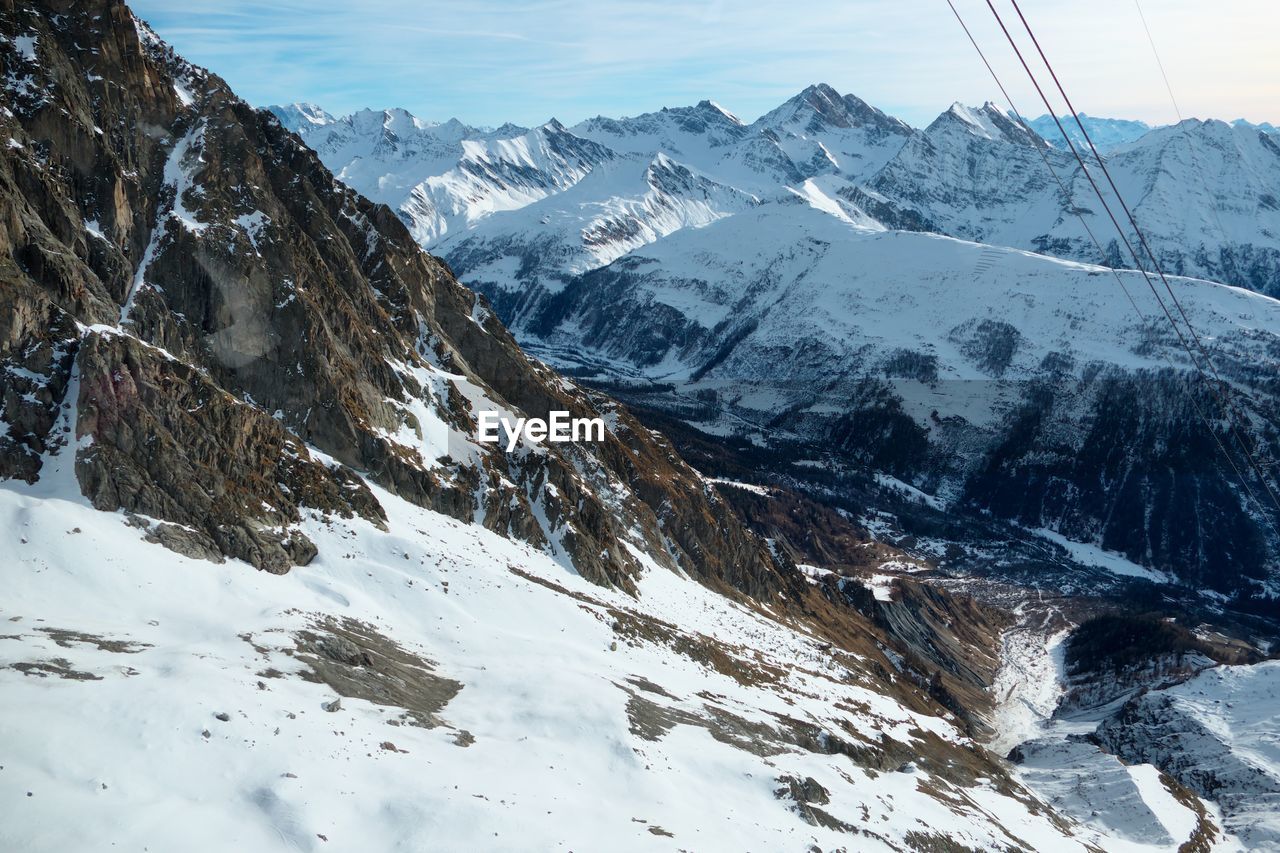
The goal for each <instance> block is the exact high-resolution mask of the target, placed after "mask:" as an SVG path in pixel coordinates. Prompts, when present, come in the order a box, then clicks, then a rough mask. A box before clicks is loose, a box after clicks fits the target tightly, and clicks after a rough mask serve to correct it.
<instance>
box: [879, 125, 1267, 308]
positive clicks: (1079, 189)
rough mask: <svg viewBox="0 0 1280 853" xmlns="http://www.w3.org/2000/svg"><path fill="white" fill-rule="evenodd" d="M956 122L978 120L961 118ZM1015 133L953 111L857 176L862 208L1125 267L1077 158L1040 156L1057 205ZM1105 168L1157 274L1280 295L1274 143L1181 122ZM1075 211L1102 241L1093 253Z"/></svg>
mask: <svg viewBox="0 0 1280 853" xmlns="http://www.w3.org/2000/svg"><path fill="white" fill-rule="evenodd" d="M962 113H967V114H968V115H969V116H970V117H973V118H974V119H975V120H974V121H971V122H966V121H964V120H963V115H962ZM1001 127H1003V131H1002V132H998V130H999V128H1001ZM1018 136H1019V135H1018V132H1017V131H1016V126H1015V125H1013V124H1012V122H1011V121H1010V120H1009V119H1008V118H1007V116H1005V113H1004V112H1003V111H1002V110H1000V109H999V108H997V107H994V106H992V105H987V106H986V107H984V108H983V110H981V111H976V112H975V111H962V110H957V109H956V108H953V109H952V110H951V113H950V114H949V115H947V114H944V116H943V117H941V118H939V119H938V120H937V121H935V122H934V123H933V124H931V125H930V126H929V127H928V128H926V129H925V130H924V131H922V132H921V134H920V135H919V136H918V137H916V138H914V139H913V140H912V142H911V143H909V144H908V145H906V146H904V147H903V149H902V151H901V152H900V153H899V154H898V156H897V157H895V158H894V160H892V161H891V162H890V163H889V164H887V165H886V166H885V168H884V169H883V170H881V171H880V172H879V173H878V174H876V175H875V176H873V177H872V178H871V179H870V180H869V181H867V183H866V191H867V200H866V201H865V205H866V206H867V208H868V210H869V211H870V212H873V214H874V215H875V216H877V218H879V219H881V220H882V221H884V222H885V223H886V224H890V225H893V226H895V227H900V228H911V229H916V230H927V231H936V232H940V233H945V234H950V235H953V236H958V237H964V238H966V239H971V240H977V241H981V242H987V243H993V244H997V245H1003V246H1013V247H1017V248H1025V249H1032V250H1035V251H1040V252H1045V253H1048V254H1054V255H1058V256H1060V257H1067V258H1072V259H1075V260H1082V261H1087V262H1092V263H1098V262H1104V263H1108V264H1110V265H1112V266H1119V267H1130V268H1131V267H1132V266H1133V260H1132V258H1131V256H1130V255H1129V254H1128V251H1127V250H1126V249H1125V248H1124V246H1123V244H1122V242H1121V241H1120V240H1119V239H1118V236H1117V235H1116V233H1115V230H1114V228H1113V227H1112V225H1111V221H1110V219H1109V217H1108V216H1107V214H1106V212H1105V210H1104V209H1103V208H1102V207H1101V205H1100V204H1099V202H1098V200H1097V198H1096V196H1095V195H1094V193H1093V191H1092V189H1091V187H1090V185H1089V183H1088V179H1087V178H1086V176H1085V175H1084V174H1083V173H1082V172H1081V171H1080V169H1079V166H1078V165H1077V164H1076V161H1075V159H1074V157H1072V156H1071V155H1070V154H1069V152H1066V151H1065V150H1063V149H1061V148H1055V149H1053V150H1052V151H1050V152H1046V153H1047V156H1048V157H1049V160H1050V162H1051V163H1052V164H1053V166H1054V168H1055V170H1056V171H1057V173H1058V174H1059V175H1060V176H1061V178H1062V180H1063V182H1064V183H1065V185H1066V187H1067V188H1068V191H1069V198H1063V197H1062V192H1061V190H1060V188H1059V187H1058V184H1057V183H1056V182H1055V181H1054V180H1053V179H1052V177H1051V176H1050V174H1049V172H1048V170H1047V169H1046V168H1045V166H1044V164H1043V162H1042V160H1041V158H1040V157H1039V155H1037V154H1035V153H1034V152H1033V151H1030V150H1029V146H1028V145H1027V144H1025V140H1021V139H1019V138H1018ZM1083 153H1085V154H1086V155H1087V154H1088V152H1087V151H1085V152H1083ZM1107 165H1108V168H1109V170H1110V172H1111V174H1112V177H1113V178H1114V180H1115V182H1116V184H1117V185H1118V186H1119V187H1120V188H1121V191H1122V192H1123V193H1124V194H1125V200H1126V202H1127V203H1128V205H1129V207H1130V209H1131V210H1132V211H1133V214H1134V216H1135V218H1136V219H1137V221H1138V223H1139V225H1140V226H1141V227H1142V229H1143V233H1144V234H1145V235H1146V237H1147V239H1148V240H1149V241H1150V244H1151V247H1152V249H1153V250H1154V251H1155V253H1156V255H1157V258H1158V259H1159V261H1160V265H1161V267H1162V268H1163V269H1164V271H1165V272H1166V273H1175V274H1179V275H1193V276H1197V277H1202V278H1208V279H1210V280H1214V281H1222V282H1225V283H1228V284H1234V285H1237V286H1241V287H1248V288H1250V289H1252V290H1257V291H1259V292H1262V293H1268V294H1272V295H1275V294H1277V293H1280V242H1278V241H1277V236H1276V235H1277V234H1280V207H1278V206H1277V204H1276V191H1277V185H1278V181H1280V144H1277V142H1276V141H1275V138H1274V137H1272V136H1269V135H1267V134H1265V133H1262V132H1260V131H1258V130H1256V129H1251V128H1246V127H1232V126H1230V125H1228V124H1226V123H1225V122H1221V121H1204V122H1202V121H1197V120H1194V119H1188V120H1187V121H1184V122H1181V123H1179V124H1177V125H1173V126H1170V127H1164V128H1158V129H1156V130H1153V131H1151V132H1150V133H1148V134H1146V135H1145V136H1143V137H1142V138H1141V139H1139V140H1137V141H1135V142H1132V143H1129V144H1128V145H1124V146H1121V147H1120V148H1118V149H1116V150H1115V151H1113V152H1112V154H1111V155H1110V156H1109V158H1108V163H1107ZM1091 171H1092V172H1093V173H1094V176H1095V180H1096V181H1097V182H1098V183H1099V184H1100V185H1101V186H1102V187H1103V188H1104V193H1105V195H1106V197H1107V199H1108V202H1109V204H1110V205H1111V207H1112V208H1113V210H1114V213H1115V214H1116V216H1117V218H1118V219H1119V220H1120V221H1121V223H1122V224H1124V226H1125V236H1126V237H1127V239H1128V240H1129V242H1130V243H1132V244H1133V245H1134V246H1135V247H1136V248H1137V249H1138V251H1139V252H1140V253H1141V254H1140V257H1141V259H1142V262H1143V264H1144V265H1145V266H1146V267H1147V268H1148V269H1151V262H1150V260H1149V258H1148V257H1147V256H1146V255H1145V253H1142V249H1141V246H1140V245H1139V241H1138V238H1137V236H1136V235H1135V233H1134V231H1133V229H1132V228H1131V227H1129V225H1128V222H1127V219H1126V218H1125V216H1124V213H1123V211H1122V210H1121V209H1120V206H1119V205H1118V204H1117V203H1116V202H1115V199H1114V196H1113V195H1112V194H1111V192H1110V189H1109V186H1108V182H1107V181H1106V180H1105V178H1104V177H1103V176H1102V174H1101V172H1100V171H1099V170H1098V169H1097V168H1096V167H1094V168H1093V169H1092V170H1091ZM1077 214H1079V216H1080V217H1083V219H1084V221H1085V222H1086V223H1087V224H1088V226H1089V228H1090V229H1091V230H1092V231H1093V233H1094V234H1095V235H1097V236H1098V238H1099V239H1100V240H1101V241H1102V243H1103V251H1102V252H1101V253H1099V251H1098V248H1097V247H1096V246H1095V245H1094V244H1093V241H1092V240H1091V239H1089V237H1088V235H1087V233H1086V232H1085V230H1084V228H1083V226H1082V225H1081V224H1080V219H1079V218H1077Z"/></svg>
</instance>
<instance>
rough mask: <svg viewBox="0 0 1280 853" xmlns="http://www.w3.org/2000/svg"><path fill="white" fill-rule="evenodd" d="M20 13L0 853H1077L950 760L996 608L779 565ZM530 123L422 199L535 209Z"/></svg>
mask: <svg viewBox="0 0 1280 853" xmlns="http://www.w3.org/2000/svg"><path fill="white" fill-rule="evenodd" d="M49 11H50V10H48V9H45V8H39V7H30V6H23V7H20V8H9V9H6V10H4V11H3V12H2V13H0V57H3V61H4V63H5V68H6V71H7V75H6V77H5V80H6V83H5V92H6V95H7V96H8V98H9V100H8V101H7V104H8V105H7V106H6V107H5V109H4V110H3V111H0V131H2V132H3V134H4V137H5V139H6V144H5V145H4V146H2V147H0V204H3V209H4V210H5V212H6V216H4V217H0V250H3V267H4V270H5V273H4V286H3V287H0V309H2V310H0V318H3V320H0V326H2V329H0V331H2V332H3V333H2V334H0V368H2V369H0V401H2V403H0V405H2V408H0V427H2V428H0V537H3V541H4V542H5V543H6V546H7V547H8V549H9V551H10V552H11V554H10V557H11V559H10V560H9V561H8V562H6V564H5V572H6V574H5V577H4V582H5V589H6V595H5V596H4V597H3V601H2V602H0V615H2V616H3V618H4V620H5V625H6V629H5V633H4V635H3V636H0V697H2V698H0V707H2V709H3V713H0V744H2V745H3V753H4V756H5V758H4V761H3V764H2V765H0V799H2V800H3V802H4V803H6V804H7V805H6V806H5V807H4V809H3V815H2V817H3V819H2V820H0V846H3V847H4V848H5V849H15V850H42V849H50V850H74V849H93V848H98V847H103V846H106V847H111V846H116V847H120V848H126V847H132V848H139V847H141V848H149V849H150V848H157V849H159V848H169V847H180V848H182V849H194V850H224V849H226V848H227V847H229V846H230V847H233V848H237V849H240V848H243V849H255V850H275V849H280V850H298V849H304V850H323V849H361V850H369V849H372V850H392V849H404V848H406V847H409V848H431V849H438V848H443V849H468V850H470V849H544V848H549V847H555V846H557V845H562V846H566V847H573V848H575V849H599V848H608V849H624V850H631V849H635V850H639V849H646V850H647V849H661V850H669V849H673V847H690V848H697V849H710V850H718V849H724V850H738V849H744V848H756V847H762V846H763V847H766V848H769V849H795V850H807V849H811V848H812V847H814V846H818V847H820V848H837V847H851V846H857V847H858V848H859V849H869V850H886V851H899V850H914V851H927V850H937V849H947V848H955V847H956V846H957V845H959V846H960V847H961V848H966V847H967V848H969V849H981V850H1009V849H1060V850H1080V851H1092V850H1097V849H1107V848H1108V846H1109V838H1110V836H1109V835H1108V831H1107V830H1106V828H1105V827H1097V826H1093V825H1090V824H1088V823H1087V822H1077V821H1069V820H1066V819H1064V818H1062V817H1061V816H1060V815H1059V814H1058V813H1056V812H1055V811H1054V810H1053V809H1052V808H1050V807H1048V806H1046V805H1045V804H1044V803H1043V802H1042V801H1041V800H1040V799H1039V798H1038V797H1037V796H1036V795H1035V794H1034V793H1033V792H1032V791H1031V790H1029V789H1028V788H1027V787H1026V786H1025V785H1023V784H1021V783H1019V782H1018V781H1017V780H1016V779H1015V778H1014V776H1013V775H1012V773H1011V772H1010V770H1009V768H1008V766H1007V765H1006V764H1005V763H1004V762H1003V761H1001V760H1000V759H999V758H998V757H997V756H994V755H993V754H991V753H990V752H988V751H986V750H985V749H984V748H983V747H982V746H981V744H980V743H979V742H978V741H977V740H975V737H976V735H977V733H979V732H982V731H985V729H984V725H985V724H984V722H983V721H984V718H985V717H986V715H987V714H988V713H989V711H990V704H991V703H990V701H989V699H988V698H986V694H985V691H984V685H985V684H986V683H987V681H989V679H990V678H991V677H992V672H993V670H994V669H995V667H996V665H997V664H996V660H995V656H994V653H993V651H992V650H993V649H994V647H995V645H996V643H997V637H996V634H998V632H999V630H1000V627H999V626H1000V625H1001V624H1002V617H999V615H998V614H993V613H987V612H986V611H985V609H984V608H983V607H982V606H980V605H978V604H976V603H974V602H972V601H970V600H968V599H962V598H960V597H958V596H955V595H952V594H950V593H947V592H946V591H945V590H944V589H941V588H933V587H926V586H924V585H923V584H920V583H918V582H908V581H903V580H898V579H896V578H895V577H889V576H880V575H869V576H865V577H864V576H860V575H857V574H850V575H848V576H845V575H837V574H836V573H834V572H831V571H829V570H822V569H818V568H814V567H806V568H801V567H799V566H797V565H796V564H795V563H794V562H792V561H791V560H790V558H789V557H788V556H787V555H786V553H785V552H784V551H783V550H781V548H780V547H779V544H778V542H777V541H776V540H775V541H772V542H766V541H764V540H762V539H761V538H760V537H758V536H757V535H756V534H755V533H753V532H752V531H751V530H749V529H748V528H747V526H746V525H745V523H744V521H743V520H742V517H741V516H740V515H739V513H738V512H737V511H736V510H735V509H734V504H732V503H731V502H730V498H727V497H725V494H726V493H731V492H733V491H746V492H747V493H748V494H755V492H752V491H751V489H752V488H753V487H752V486H750V484H735V483H731V482H723V481H721V482H716V481H713V480H711V479H708V478H706V477H704V476H702V475H700V474H699V473H698V472H696V471H695V470H694V469H692V468H691V467H689V466H688V465H687V464H686V463H685V462H684V461H683V460H682V459H681V457H680V456H679V455H678V454H677V453H676V451H675V450H674V448H673V446H672V444H671V443H670V442H669V441H668V440H667V439H666V438H664V437H662V436H661V435H659V434H657V433H655V432H653V431H651V430H649V429H647V428H646V427H644V426H642V425H641V424H640V423H639V422H638V421H637V420H636V419H635V418H633V417H632V416H631V415H630V414H629V413H628V411H627V410H626V409H625V408H624V407H622V406H620V405H619V404H617V403H615V402H613V401H612V400H610V399H609V398H607V397H605V396H603V395H602V394H599V393H596V392H592V391H590V390H588V389H585V388H583V387H582V386H580V385H578V384H576V383H574V382H572V381H569V380H567V379H565V378H563V377H562V376H560V375H558V374H556V373H555V372H554V371H553V370H551V369H550V368H548V367H547V366H546V365H544V364H541V363H539V362H536V361H534V360H531V359H529V358H527V357H526V356H525V355H524V353H523V352H522V351H521V349H520V348H519V347H518V346H517V344H516V343H515V341H514V340H513V339H512V337H511V336H510V335H509V334H508V333H507V331H506V329H505V328H504V327H503V326H502V324H501V323H500V322H499V321H498V319H497V318H496V317H495V316H494V315H493V313H492V312H491V311H489V310H488V308H487V307H486V305H485V303H484V302H483V300H481V299H479V298H478V297H477V296H476V295H475V294H474V293H472V292H471V291H469V290H467V289H466V288H464V287H463V286H461V285H460V284H459V283H458V281H457V280H456V279H455V278H454V276H453V275H452V273H451V272H450V271H449V269H448V268H447V267H446V266H445V265H444V264H442V263H440V262H439V261H438V260H436V259H435V258H432V257H430V256H428V255H426V254H425V253H423V252H422V251H421V249H420V248H419V247H418V246H417V245H416V243H415V242H414V239H413V237H412V236H411V235H410V233H409V232H408V230H407V229H406V228H405V226H404V224H403V223H402V222H401V221H400V220H399V219H398V218H397V217H396V216H395V215H394V214H393V213H392V212H391V210H390V209H388V208H387V207H385V206H382V205H379V204H376V203H374V202H372V201H370V200H369V199H367V198H365V197H363V196H360V195H359V194H357V193H355V192H354V191H352V190H351V189H349V188H347V187H345V186H343V185H342V184H341V183H339V182H337V181H335V180H334V178H333V174H332V172H330V171H329V170H328V169H326V168H324V167H323V166H322V165H321V163H320V161H319V160H318V159H317V157H316V155H315V153H314V152H313V151H311V150H309V149H307V148H306V147H304V146H302V145H300V144H299V143H298V137H297V136H296V135H295V134H294V133H293V132H291V131H289V130H288V129H286V128H285V127H284V126H283V125H282V124H281V123H280V121H279V119H278V118H276V117H275V116H274V115H272V114H270V113H267V112H265V111H256V110H254V109H252V108H250V107H249V106H248V105H247V104H245V103H244V102H243V101H241V100H240V99H239V98H237V97H236V96H235V95H234V94H233V93H232V92H231V91H230V90H229V89H228V88H227V87H226V85H225V84H224V83H223V81H221V80H220V79H219V78H218V77H216V76H215V75H213V74H210V73H208V72H206V71H204V70H203V69H200V68H197V67H195V66H192V65H190V64H189V63H187V62H185V61H184V60H182V59H181V58H180V57H178V56H177V55H175V54H174V52H173V51H172V49H171V48H169V47H168V46H167V45H165V44H164V43H163V42H162V41H161V40H160V39H159V38H158V37H157V36H156V34H155V33H154V32H152V31H151V30H150V29H149V28H148V27H147V26H146V25H145V24H144V23H142V22H141V21H139V20H137V19H135V18H134V16H133V15H132V13H131V12H130V11H129V9H128V8H127V7H126V6H124V5H122V4H121V3H119V2H115V0H96V2H89V3H83V4H78V5H76V6H73V7H66V6H59V7H58V9H57V13H56V14H49ZM312 114H313V115H314V113H312ZM367 118H368V122H367V123H368V125H371V126H374V128H375V129H373V130H372V132H373V134H374V135H375V136H377V137H378V138H379V140H380V143H381V144H382V147H381V148H380V149H379V156H383V157H385V158H386V160H385V162H388V163H391V162H394V161H395V158H396V154H397V152H401V151H404V150H406V149H407V148H409V147H412V146H415V145H419V144H420V145H421V146H422V148H421V149H415V150H426V148H427V147H429V146H430V145H433V144H434V143H435V142H437V141H439V142H447V139H446V137H445V136H444V134H445V133H446V132H444V131H440V132H433V131H435V130H436V128H432V127H425V126H419V125H418V124H417V123H414V122H411V121H407V120H406V119H405V117H403V116H396V115H391V114H387V115H384V116H382V117H381V118H378V117H377V116H371V117H367ZM340 125H342V127H340ZM355 126H356V123H349V124H344V123H343V122H342V121H340V120H339V121H335V122H332V123H330V124H328V125H325V127H332V128H335V129H336V131H337V132H338V133H339V135H338V136H334V137H332V138H333V139H334V140H335V141H337V140H339V139H344V138H345V139H349V138H350V137H342V136H341V134H342V133H347V132H348V131H349V129H351V128H354V127H355ZM362 126H364V125H363V124H362ZM344 128H346V129H344ZM376 128H380V130H378V129H376ZM563 132H564V131H563V129H562V128H557V127H553V126H547V127H544V128H540V129H537V130H535V131H531V132H529V133H527V134H526V133H518V134H516V135H515V136H512V137H495V138H494V140H493V141H492V144H491V145H489V146H481V145H471V144H469V143H470V142H472V140H462V141H463V143H464V144H463V146H462V148H463V153H462V155H461V160H460V162H462V163H463V164H464V165H463V166H460V167H459V175H458V179H459V180H460V181H465V180H468V179H469V178H475V179H476V180H480V179H481V177H482V176H483V177H487V178H490V179H493V180H494V182H495V183H494V184H493V185H494V186H496V182H497V181H498V180H501V181H503V182H506V181H508V180H512V181H514V180H516V179H517V178H518V179H520V180H521V181H523V182H524V183H523V184H521V187H522V188H523V189H524V190H530V191H532V190H531V189H530V188H533V187H536V186H541V187H542V188H543V189H545V190H546V191H547V192H548V193H555V194H564V193H562V192H559V191H560V190H562V189H563V188H562V187H560V186H559V185H557V184H555V183H554V182H550V183H548V182H545V181H544V177H543V176H545V175H548V174H552V173H553V172H554V168H560V167H562V166H565V164H573V163H577V164H579V165H580V166H581V165H583V164H584V163H585V160H584V159H583V158H585V157H586V156H587V155H589V154H599V153H600V152H601V151H603V149H602V148H600V147H599V146H598V145H597V144H595V143H589V142H587V143H584V142H583V141H582V140H581V139H580V138H579V139H578V141H576V142H575V141H574V140H569V139H565V138H563V137H562V136H561V134H562V133H563ZM427 136H431V137H432V139H427V138H426V137H427ZM512 140H522V142H521V144H519V145H504V144H503V143H504V142H509V141H512ZM535 143H537V144H535ZM561 143H563V144H561ZM539 144H545V145H544V147H541V148H539V147H537V146H538V145H539ZM371 150H372V149H371ZM535 152H542V153H543V154H548V155H549V154H554V155H556V157H557V158H558V159H555V160H552V159H550V158H548V159H544V160H537V162H529V161H528V160H526V159H524V158H526V157H527V158H532V159H536V157H535ZM619 156H621V155H618V156H612V155H610V156H603V155H602V156H601V157H600V158H599V159H598V161H597V162H593V163H592V164H591V165H592V168H591V169H589V170H584V171H585V172H586V174H584V175H580V176H578V178H576V179H573V178H571V177H569V176H568V172H560V173H558V174H559V177H560V179H562V180H563V182H565V183H573V182H574V181H575V180H576V183H581V182H582V181H583V180H585V179H586V178H587V177H588V176H590V175H594V174H596V172H597V171H598V170H601V169H605V168H608V167H609V164H610V163H612V162H613V161H614V160H615V159H618V157H619ZM553 164H554V168H553ZM522 165H524V166H528V169H527V170H522V169H521V166H522ZM646 175H647V178H646V186H647V187H648V188H649V189H648V190H646V192H649V191H653V192H662V193H666V194H668V195H670V196H672V197H677V196H680V197H685V198H692V197H694V196H695V195H696V194H697V193H698V192H705V193H707V194H708V195H710V194H712V190H711V189H710V185H708V184H704V183H702V181H701V178H700V177H699V176H698V175H697V174H696V173H695V172H694V171H693V170H691V169H687V168H681V167H679V166H678V165H676V164H675V163H674V161H669V160H667V159H664V158H662V157H654V158H653V160H652V161H651V163H650V168H649V169H648V170H647V171H646ZM468 176H469V177H468ZM539 182H542V183H539ZM575 185H576V184H575ZM572 188H573V187H572V186H570V187H569V189H568V191H572ZM735 203H736V202H735ZM796 203H797V204H801V205H803V204H805V203H804V202H802V201H797V202H796ZM753 207H754V205H746V209H748V210H749V209H753ZM494 215H496V214H494ZM459 216H460V217H462V216H463V215H462V214H459ZM458 221H464V218H460V219H459V220H458ZM688 230H689V229H683V232H687V231H688ZM683 232H682V233H683ZM495 410H496V411H499V412H501V413H503V414H506V415H508V416H513V417H514V416H521V417H523V416H535V415H536V416H539V417H545V416H546V415H547V414H548V413H549V412H550V411H553V410H566V411H572V412H573V413H575V414H581V415H595V416H598V417H600V418H601V419H602V420H603V421H604V422H605V425H606V430H605V434H604V437H603V439H602V440H600V441H595V442H580V443H578V444H575V445H571V446H563V445H559V444H548V443H545V442H540V441H536V440H533V439H530V438H526V439H523V440H520V441H517V442H515V444H514V445H513V446H511V447H509V448H502V447H499V446H495V445H492V444H486V443H482V442H480V441H478V440H477V436H476V431H475V426H476V421H477V418H478V415H479V413H480V412H482V411H495ZM837 517H838V518H839V519H841V521H840V523H842V524H846V525H848V524H850V522H849V520H848V519H845V518H844V517H843V516H837ZM855 534H856V535H863V534H862V533H860V532H858V530H857V529H855ZM860 544H863V545H866V546H867V547H865V548H859V549H857V550H858V556H859V558H860V559H861V561H862V567H863V568H864V569H866V570H868V571H880V572H889V571H896V572H898V573H909V572H911V571H915V570H920V569H921V568H922V567H921V566H919V565H917V564H916V563H914V562H913V561H912V559H911V558H910V557H908V555H906V554H904V553H903V552H901V551H899V550H896V549H894V548H892V547H891V546H889V545H887V544H885V543H875V542H872V541H870V540H866V541H864V542H862V543H860ZM255 567H256V568H260V569H264V570H265V571H262V572H257V571H254V568H255ZM864 574H866V573H865V572H864ZM860 577H861V578H862V579H861V580H860V579H859V578H860ZM958 697H965V701H963V702H962V701H960V699H959V698H958ZM708 792H712V794H709V793H708ZM1188 838H1190V834H1188ZM1178 840H1179V839H1174V841H1178ZM1167 847H1168V845H1166V848H1167ZM1226 849H1229V848H1226Z"/></svg>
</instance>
